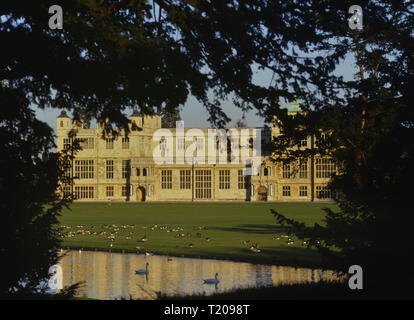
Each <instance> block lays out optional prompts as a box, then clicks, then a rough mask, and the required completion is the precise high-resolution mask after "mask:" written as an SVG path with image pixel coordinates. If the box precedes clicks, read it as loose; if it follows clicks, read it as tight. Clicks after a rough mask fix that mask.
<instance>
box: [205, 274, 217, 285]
mask: <svg viewBox="0 0 414 320" xmlns="http://www.w3.org/2000/svg"><path fill="white" fill-rule="evenodd" d="M217 277H218V273H217V272H216V274H215V276H214V279H204V280H203V281H204V283H206V284H217V283H219V282H220V280H219V279H217Z"/></svg>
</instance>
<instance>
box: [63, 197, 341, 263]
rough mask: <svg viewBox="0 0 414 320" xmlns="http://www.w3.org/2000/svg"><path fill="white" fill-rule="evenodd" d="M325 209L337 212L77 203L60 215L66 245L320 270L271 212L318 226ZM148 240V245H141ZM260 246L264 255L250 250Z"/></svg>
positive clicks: (305, 207) (313, 206)
mask: <svg viewBox="0 0 414 320" xmlns="http://www.w3.org/2000/svg"><path fill="white" fill-rule="evenodd" d="M324 207H329V208H331V209H335V208H337V207H336V205H335V204H329V203H111V204H110V203H74V204H72V205H71V208H70V210H64V211H63V214H62V216H61V217H60V223H61V226H66V227H64V228H62V232H63V234H64V237H63V243H62V246H63V247H76V248H78V247H79V248H90V249H104V250H108V249H110V248H111V247H110V245H111V244H112V249H111V250H114V249H118V250H121V249H125V250H131V251H139V252H151V253H158V254H168V255H174V256H186V257H201V258H217V259H230V260H236V261H246V262H254V263H264V264H277V265H297V266H319V265H320V258H319V255H318V254H317V252H316V251H315V250H311V249H307V248H306V245H304V244H303V243H302V242H301V241H298V240H297V239H295V238H291V239H292V241H293V244H288V240H289V238H288V237H286V234H285V230H284V229H283V228H281V227H280V226H278V225H276V222H275V218H274V217H273V215H272V214H271V213H270V209H271V208H272V209H274V210H277V211H279V212H281V213H283V214H285V215H286V216H288V217H290V218H294V219H296V220H298V221H302V222H305V223H306V224H308V225H312V224H313V223H315V222H318V223H323V218H324V215H325V214H324V211H323V210H322V208H324ZM69 226H70V228H68V227H69ZM77 226H78V227H77ZM132 226H133V227H132ZM115 232H116V235H115V238H114V241H110V239H109V238H108V237H109V235H110V234H111V233H115ZM68 235H73V236H70V237H68ZM144 236H145V237H146V238H147V241H145V242H141V241H140V239H141V238H142V237H144ZM129 237H130V238H129ZM248 240H249V241H250V242H248V243H246V244H244V243H243V242H244V241H248ZM256 243H257V244H258V245H259V249H260V251H261V252H259V253H255V252H252V251H251V250H250V249H249V248H250V246H251V245H252V244H256Z"/></svg>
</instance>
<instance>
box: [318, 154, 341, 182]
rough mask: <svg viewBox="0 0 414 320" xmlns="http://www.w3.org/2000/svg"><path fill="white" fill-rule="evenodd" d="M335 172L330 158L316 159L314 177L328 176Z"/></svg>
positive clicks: (333, 163)
mask: <svg viewBox="0 0 414 320" xmlns="http://www.w3.org/2000/svg"><path fill="white" fill-rule="evenodd" d="M335 172H336V165H335V162H334V161H333V160H332V159H326V158H325V159H316V178H330V177H331V176H332V175H333V174H334V173H335Z"/></svg>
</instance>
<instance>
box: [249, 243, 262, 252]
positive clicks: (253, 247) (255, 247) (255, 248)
mask: <svg viewBox="0 0 414 320" xmlns="http://www.w3.org/2000/svg"><path fill="white" fill-rule="evenodd" d="M250 251H253V252H255V253H259V252H260V251H261V250H260V249H259V245H258V244H257V243H256V245H254V246H251V247H250Z"/></svg>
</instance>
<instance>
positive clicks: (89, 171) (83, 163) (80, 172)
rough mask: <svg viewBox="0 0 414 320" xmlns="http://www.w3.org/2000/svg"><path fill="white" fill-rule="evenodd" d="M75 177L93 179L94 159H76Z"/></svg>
mask: <svg viewBox="0 0 414 320" xmlns="http://www.w3.org/2000/svg"><path fill="white" fill-rule="evenodd" d="M75 177H76V178H78V179H93V178H94V164H93V160H75Z"/></svg>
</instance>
